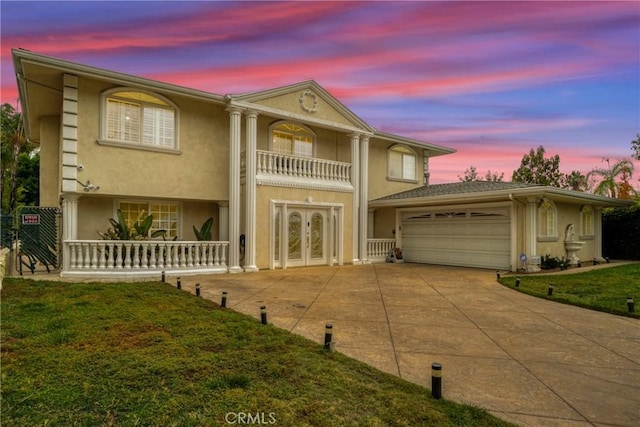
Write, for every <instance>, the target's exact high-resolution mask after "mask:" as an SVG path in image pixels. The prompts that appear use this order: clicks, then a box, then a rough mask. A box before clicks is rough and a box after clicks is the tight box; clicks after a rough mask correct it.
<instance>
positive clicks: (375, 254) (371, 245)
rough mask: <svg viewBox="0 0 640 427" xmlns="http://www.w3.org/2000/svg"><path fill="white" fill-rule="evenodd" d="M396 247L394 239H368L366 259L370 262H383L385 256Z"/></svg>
mask: <svg viewBox="0 0 640 427" xmlns="http://www.w3.org/2000/svg"><path fill="white" fill-rule="evenodd" d="M395 247H396V239H368V240H367V257H368V259H369V261H370V262H385V260H386V259H387V255H389V252H391V250H392V249H395Z"/></svg>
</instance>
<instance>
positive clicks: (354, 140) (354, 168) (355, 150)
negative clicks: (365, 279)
mask: <svg viewBox="0 0 640 427" xmlns="http://www.w3.org/2000/svg"><path fill="white" fill-rule="evenodd" d="M350 136H351V185H353V212H352V214H353V215H352V218H353V221H352V227H353V238H352V245H353V260H352V263H353V264H359V263H360V259H359V258H358V254H359V252H360V251H359V246H360V239H359V238H358V233H359V231H360V225H359V219H360V215H359V208H360V147H359V143H360V134H357V133H353V134H351V135H350Z"/></svg>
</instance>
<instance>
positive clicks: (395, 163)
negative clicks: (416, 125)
mask: <svg viewBox="0 0 640 427" xmlns="http://www.w3.org/2000/svg"><path fill="white" fill-rule="evenodd" d="M387 153H388V177H389V178H391V179H395V180H404V181H415V180H416V153H415V151H413V150H412V149H411V148H409V147H405V146H404V145H394V146H392V147H391V148H389V150H387Z"/></svg>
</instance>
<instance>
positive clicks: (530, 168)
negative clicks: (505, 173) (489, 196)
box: [511, 145, 563, 187]
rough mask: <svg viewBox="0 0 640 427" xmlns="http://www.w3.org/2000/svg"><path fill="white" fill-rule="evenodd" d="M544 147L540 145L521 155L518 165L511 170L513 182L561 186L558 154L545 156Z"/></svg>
mask: <svg viewBox="0 0 640 427" xmlns="http://www.w3.org/2000/svg"><path fill="white" fill-rule="evenodd" d="M545 154H546V153H545V149H544V147H543V146H542V145H541V146H539V147H538V149H537V150H535V151H534V150H533V148H532V149H531V150H530V151H529V154H525V155H524V156H523V157H522V162H521V163H520V167H519V168H518V169H516V170H515V171H513V175H512V177H511V180H512V181H513V182H524V183H528V184H538V185H546V186H552V187H562V182H561V181H562V177H563V175H562V173H560V156H559V155H557V154H556V155H555V156H552V157H545Z"/></svg>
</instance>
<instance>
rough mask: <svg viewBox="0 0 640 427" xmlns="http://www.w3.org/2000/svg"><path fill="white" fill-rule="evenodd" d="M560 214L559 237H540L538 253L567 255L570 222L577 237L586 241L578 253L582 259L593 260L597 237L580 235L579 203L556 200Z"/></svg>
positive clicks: (555, 255)
mask: <svg viewBox="0 0 640 427" xmlns="http://www.w3.org/2000/svg"><path fill="white" fill-rule="evenodd" d="M554 204H555V206H556V210H557V215H558V236H557V239H553V240H552V241H546V239H544V240H543V239H540V238H538V243H537V250H538V255H540V257H542V256H543V255H551V256H552V257H559V258H562V257H564V256H565V255H566V251H565V249H564V240H565V237H566V236H565V230H566V228H567V226H568V225H569V224H573V226H574V228H575V239H576V240H579V241H583V242H585V245H584V246H583V247H582V249H581V250H580V251H578V253H577V254H576V255H577V256H578V258H580V259H581V260H592V259H593V257H594V255H595V239H594V237H593V236H580V208H581V205H578V204H568V203H559V202H554Z"/></svg>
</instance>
